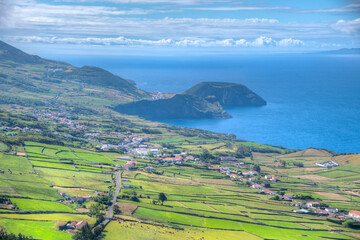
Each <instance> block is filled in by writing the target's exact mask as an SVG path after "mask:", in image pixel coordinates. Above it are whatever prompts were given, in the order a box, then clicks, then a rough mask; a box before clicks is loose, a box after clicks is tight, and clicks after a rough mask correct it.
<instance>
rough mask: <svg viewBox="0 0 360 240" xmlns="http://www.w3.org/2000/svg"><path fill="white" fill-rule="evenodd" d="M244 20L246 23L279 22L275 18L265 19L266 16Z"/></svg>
mask: <svg viewBox="0 0 360 240" xmlns="http://www.w3.org/2000/svg"><path fill="white" fill-rule="evenodd" d="M245 22H248V23H254V24H257V23H279V21H278V20H277V19H267V18H247V19H245Z"/></svg>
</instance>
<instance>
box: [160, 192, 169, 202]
mask: <svg viewBox="0 0 360 240" xmlns="http://www.w3.org/2000/svg"><path fill="white" fill-rule="evenodd" d="M166 200H167V197H166V196H165V194H164V193H159V201H160V202H161V205H164V201H166Z"/></svg>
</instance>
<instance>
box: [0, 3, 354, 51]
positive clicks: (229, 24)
mask: <svg viewBox="0 0 360 240" xmlns="http://www.w3.org/2000/svg"><path fill="white" fill-rule="evenodd" d="M0 39H1V40H3V41H6V42H8V43H10V44H13V45H15V46H18V47H22V49H25V50H29V51H30V52H39V51H40V52H45V51H50V52H51V51H52V52H54V53H55V52H57V53H60V52H63V53H69V52H75V53H76V52H78V53H85V52H86V53H94V54H95V53H100V52H101V53H107V54H114V53H116V52H117V50H119V49H122V50H126V51H128V52H147V53H154V52H169V51H173V52H182V51H194V50H196V51H200V52H204V53H206V52H211V51H217V52H246V51H266V52H306V51H315V50H329V49H339V48H357V47H360V0H301V1H300V0H271V1H270V0H260V1H258V0H240V1H234V0H52V1H50V0H0Z"/></svg>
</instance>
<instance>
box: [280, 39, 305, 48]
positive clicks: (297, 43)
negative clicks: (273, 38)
mask: <svg viewBox="0 0 360 240" xmlns="http://www.w3.org/2000/svg"><path fill="white" fill-rule="evenodd" d="M277 45H278V46H281V47H302V46H304V45H305V43H304V42H303V41H301V40H298V39H292V38H286V39H281V40H280V41H279V42H277Z"/></svg>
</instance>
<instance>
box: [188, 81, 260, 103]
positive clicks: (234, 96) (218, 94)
mask: <svg viewBox="0 0 360 240" xmlns="http://www.w3.org/2000/svg"><path fill="white" fill-rule="evenodd" d="M185 93H186V94H190V95H194V96H197V97H200V98H206V97H209V96H214V97H215V98H216V99H217V100H218V101H219V103H220V104H221V105H222V106H224V107H230V106H241V107H245V106H262V105H266V101H265V100H264V99H262V98H261V97H260V96H259V95H257V94H256V93H254V92H253V91H251V90H250V89H249V88H247V87H246V86H244V85H241V84H236V83H226V82H202V83H199V84H197V85H195V86H194V87H192V88H190V89H189V90H187V91H186V92H185Z"/></svg>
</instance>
